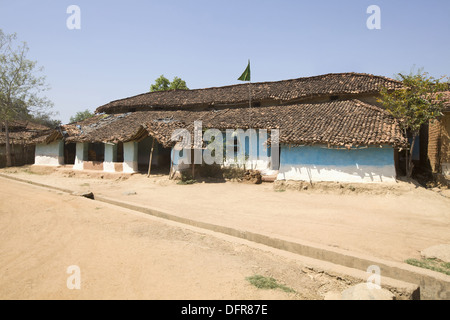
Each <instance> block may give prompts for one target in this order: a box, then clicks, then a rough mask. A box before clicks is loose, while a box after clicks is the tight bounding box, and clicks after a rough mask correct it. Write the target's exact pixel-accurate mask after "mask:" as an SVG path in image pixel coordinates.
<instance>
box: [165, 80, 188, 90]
mask: <svg viewBox="0 0 450 320" xmlns="http://www.w3.org/2000/svg"><path fill="white" fill-rule="evenodd" d="M169 89H170V90H189V88H188V87H187V85H186V81H184V80H182V79H181V78H178V77H175V78H173V80H172V82H171V83H170V87H169Z"/></svg>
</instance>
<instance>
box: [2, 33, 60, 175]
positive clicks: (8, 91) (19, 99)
mask: <svg viewBox="0 0 450 320" xmlns="http://www.w3.org/2000/svg"><path fill="white" fill-rule="evenodd" d="M16 41H17V36H16V34H9V35H8V34H5V33H3V31H2V30H0V121H2V122H3V125H4V127H5V133H6V166H11V147H10V144H9V126H8V122H9V121H11V120H19V119H24V118H28V119H29V117H30V116H31V115H33V114H38V113H40V114H41V115H42V114H48V115H50V114H52V112H50V109H51V107H52V106H53V104H52V103H51V101H49V100H48V99H47V98H46V97H42V96H41V93H42V92H43V91H46V90H48V89H49V87H48V85H47V84H46V81H45V77H44V76H42V75H39V74H40V73H41V72H42V71H43V68H42V67H38V66H37V62H36V61H31V60H28V59H27V54H28V51H29V48H28V46H27V44H26V43H25V42H23V43H20V44H17V43H16Z"/></svg>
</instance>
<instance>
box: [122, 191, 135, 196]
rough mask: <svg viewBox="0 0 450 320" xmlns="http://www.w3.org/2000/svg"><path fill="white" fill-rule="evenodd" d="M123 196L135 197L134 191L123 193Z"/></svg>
mask: <svg viewBox="0 0 450 320" xmlns="http://www.w3.org/2000/svg"><path fill="white" fill-rule="evenodd" d="M123 195H124V196H134V195H136V191H126V192H124V193H123Z"/></svg>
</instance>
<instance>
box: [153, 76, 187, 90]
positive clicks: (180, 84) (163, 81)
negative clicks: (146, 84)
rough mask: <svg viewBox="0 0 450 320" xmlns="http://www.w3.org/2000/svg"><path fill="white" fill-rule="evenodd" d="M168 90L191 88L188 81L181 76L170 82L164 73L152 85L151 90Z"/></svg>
mask: <svg viewBox="0 0 450 320" xmlns="http://www.w3.org/2000/svg"><path fill="white" fill-rule="evenodd" d="M167 90H189V88H188V87H187V85H186V81H184V80H182V79H181V78H179V77H175V78H173V80H172V82H170V81H169V79H167V78H166V77H164V75H161V76H160V77H159V78H158V79H156V80H155V83H154V84H152V85H151V86H150V92H155V91H167Z"/></svg>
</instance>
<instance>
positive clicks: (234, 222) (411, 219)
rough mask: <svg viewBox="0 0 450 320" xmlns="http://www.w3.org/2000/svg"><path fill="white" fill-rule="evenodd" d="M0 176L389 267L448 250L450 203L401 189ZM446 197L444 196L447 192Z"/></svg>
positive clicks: (56, 174)
mask: <svg viewBox="0 0 450 320" xmlns="http://www.w3.org/2000/svg"><path fill="white" fill-rule="evenodd" d="M0 173H8V174H10V175H12V176H15V177H18V178H22V179H28V180H32V181H36V182H40V183H45V184H48V185H53V186H58V187H62V188H68V189H71V190H74V191H92V192H93V193H94V194H95V195H99V196H104V197H110V198H113V199H116V200H120V201H125V202H132V203H136V204H139V205H142V206H147V207H151V208H154V209H158V210H161V211H164V212H167V213H171V214H174V215H178V216H182V217H186V218H190V219H194V220H198V221H203V222H209V223H213V224H219V225H223V226H229V227H233V228H237V229H240V230H248V231H252V232H256V233H262V234H265V235H269V236H273V237H277V238H282V239H287V240H292V241H297V240H301V241H308V242H311V243H317V244H321V245H326V246H330V247H338V248H341V249H344V250H349V251H352V252H357V253H362V254H368V255H371V256H374V257H378V258H384V259H388V260H393V261H404V260H405V259H408V258H419V257H420V251H421V250H423V249H425V248H428V247H431V246H434V245H439V244H450V198H447V197H444V196H443V195H442V194H439V193H436V192H433V191H430V190H427V189H424V188H421V187H417V186H415V185H414V184H410V183H406V182H399V183H398V184H394V185H391V184H390V185H377V184H375V185H367V184H365V185H360V186H358V185H357V184H355V185H354V191H350V190H349V189H348V188H347V187H345V188H339V187H337V188H334V189H333V190H328V189H325V188H319V187H316V188H309V189H308V190H302V191H297V190H295V191H291V190H287V191H285V192H277V191H275V190H274V188H273V184H271V183H263V184H261V185H247V184H242V183H233V182H226V183H197V184H193V185H178V184H176V182H174V181H170V180H168V178H167V176H161V175H159V176H158V175H152V176H151V177H150V178H147V177H146V175H141V174H137V175H132V176H123V175H118V174H103V173H74V172H73V171H71V170H65V169H58V170H57V171H54V169H51V168H42V167H35V166H32V167H25V168H20V169H19V168H15V169H7V170H6V169H3V170H0ZM447 191H448V190H447Z"/></svg>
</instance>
